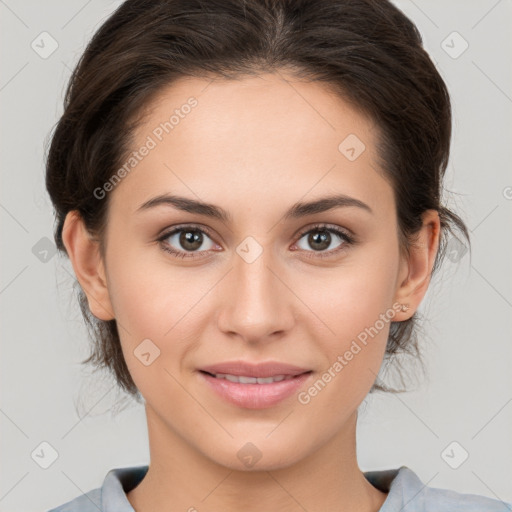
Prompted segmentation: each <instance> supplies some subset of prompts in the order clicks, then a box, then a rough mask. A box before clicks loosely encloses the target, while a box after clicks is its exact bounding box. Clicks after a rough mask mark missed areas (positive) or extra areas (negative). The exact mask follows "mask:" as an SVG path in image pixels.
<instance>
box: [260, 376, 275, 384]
mask: <svg viewBox="0 0 512 512" xmlns="http://www.w3.org/2000/svg"><path fill="white" fill-rule="evenodd" d="M276 380H277V379H276V378H275V377H258V378H257V381H258V384H272V382H274V381H276Z"/></svg>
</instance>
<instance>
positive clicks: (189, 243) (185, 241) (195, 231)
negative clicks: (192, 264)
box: [158, 226, 215, 258]
mask: <svg viewBox="0 0 512 512" xmlns="http://www.w3.org/2000/svg"><path fill="white" fill-rule="evenodd" d="M158 241H159V242H160V243H161V245H162V248H163V249H164V250H165V251H167V252H169V253H171V254H173V255H174V256H177V257H181V258H190V257H191V258H194V257H196V255H195V254H194V253H203V252H207V251H209V250H210V249H212V248H213V246H215V244H214V243H213V241H212V240H211V238H210V237H209V236H208V234H207V233H206V232H205V231H204V230H203V229H200V228H198V227H194V226H188V227H187V226H181V227H177V228H175V229H173V230H172V231H169V232H168V233H165V234H164V235H162V236H161V237H160V238H159V239H158ZM208 241H209V244H208V243H207V242H208Z"/></svg>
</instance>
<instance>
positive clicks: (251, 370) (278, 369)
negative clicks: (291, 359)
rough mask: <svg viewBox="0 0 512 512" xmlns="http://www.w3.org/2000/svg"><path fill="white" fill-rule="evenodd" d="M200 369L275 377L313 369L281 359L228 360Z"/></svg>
mask: <svg viewBox="0 0 512 512" xmlns="http://www.w3.org/2000/svg"><path fill="white" fill-rule="evenodd" d="M200 370H201V371H203V372H208V373H212V374H217V373H222V374H228V375H238V376H240V375H243V376H246V377H275V376H276V375H292V376H294V375H300V374H302V373H306V372H309V371H311V370H308V369H306V368H301V367H299V366H294V365H291V364H286V363H280V362H279V361H268V362H265V363H249V362H246V361H226V362H224V363H218V364H213V365H210V366H203V367H202V368H200Z"/></svg>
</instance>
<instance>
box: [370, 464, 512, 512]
mask: <svg viewBox="0 0 512 512" xmlns="http://www.w3.org/2000/svg"><path fill="white" fill-rule="evenodd" d="M365 476H366V478H367V479H368V480H369V481H370V483H372V484H373V485H375V486H376V487H378V488H380V489H381V490H384V491H385V492H388V497H387V499H386V500H385V502H384V504H383V506H382V507H381V509H380V511H379V512H395V511H399V510H400V511H401V512H484V511H485V512H510V511H512V503H507V502H504V501H501V500H498V499H493V498H488V497H485V496H479V495H477V494H464V493H459V492H456V491H452V490H449V489H441V488H437V487H430V486H427V485H425V484H424V483H423V482H422V481H421V480H420V478H419V477H418V475H416V473H414V471H412V470H411V469H409V468H408V467H407V466H401V467H400V468H399V469H393V470H385V471H372V472H368V473H366V474H365Z"/></svg>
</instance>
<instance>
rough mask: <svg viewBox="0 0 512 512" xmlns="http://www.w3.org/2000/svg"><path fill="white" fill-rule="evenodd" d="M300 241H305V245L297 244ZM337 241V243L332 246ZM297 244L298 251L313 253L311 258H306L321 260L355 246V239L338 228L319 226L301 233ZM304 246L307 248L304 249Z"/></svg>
mask: <svg viewBox="0 0 512 512" xmlns="http://www.w3.org/2000/svg"><path fill="white" fill-rule="evenodd" d="M333 234H334V236H333ZM302 239H304V240H305V244H303V246H301V244H300V243H299V242H300V241H301V240H302ZM337 240H338V241H339V243H338V244H337V245H334V244H335V243H336V241H337ZM299 242H297V246H298V247H299V249H301V250H303V251H305V252H308V253H313V254H312V255H311V256H310V255H308V257H320V258H322V257H329V256H333V255H335V254H337V253H338V252H339V251H342V250H344V249H346V248H348V247H349V246H350V245H353V244H355V239H354V238H353V237H352V236H351V235H349V234H348V233H346V232H345V231H343V230H342V229H340V228H338V227H335V226H332V227H330V226H325V225H319V226H314V227H313V228H312V229H311V228H310V229H309V230H308V231H303V232H302V234H301V237H300V239H299ZM304 245H305V246H307V247H304ZM333 245H334V246H333ZM311 249H312V250H311ZM315 253H318V254H315Z"/></svg>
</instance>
